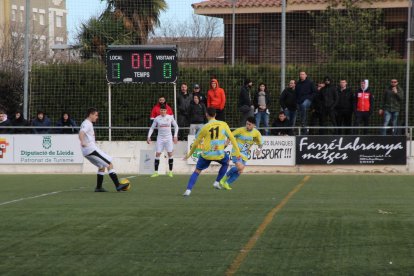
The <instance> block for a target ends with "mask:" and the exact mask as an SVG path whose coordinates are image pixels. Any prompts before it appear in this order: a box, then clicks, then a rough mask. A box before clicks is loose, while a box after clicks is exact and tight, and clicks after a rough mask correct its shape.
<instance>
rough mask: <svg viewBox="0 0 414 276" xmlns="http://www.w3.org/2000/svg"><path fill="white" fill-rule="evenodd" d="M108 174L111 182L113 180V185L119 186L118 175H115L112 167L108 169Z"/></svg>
mask: <svg viewBox="0 0 414 276" xmlns="http://www.w3.org/2000/svg"><path fill="white" fill-rule="evenodd" d="M109 176H110V177H111V179H112V182H114V184H115V186H116V187H118V186H119V180H118V176H117V175H116V172H115V170H114V169H112V170H110V171H109Z"/></svg>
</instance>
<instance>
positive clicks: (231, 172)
mask: <svg viewBox="0 0 414 276" xmlns="http://www.w3.org/2000/svg"><path fill="white" fill-rule="evenodd" d="M236 172H237V167H232V168H231V169H230V170H229V171H228V172H227V174H226V175H227V178H230V177H231V176H232V175H233V174H234V173H236Z"/></svg>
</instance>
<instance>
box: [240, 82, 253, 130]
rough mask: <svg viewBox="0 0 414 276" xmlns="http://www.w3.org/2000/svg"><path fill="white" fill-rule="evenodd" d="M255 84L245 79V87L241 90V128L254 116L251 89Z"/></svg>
mask: <svg viewBox="0 0 414 276" xmlns="http://www.w3.org/2000/svg"><path fill="white" fill-rule="evenodd" d="M252 86H253V82H252V81H251V80H250V79H245V80H244V83H243V86H242V87H241V88H240V94H239V110H240V126H244V125H246V120H247V118H249V117H253V116H254V105H253V102H252V98H251V96H250V89H251V88H252Z"/></svg>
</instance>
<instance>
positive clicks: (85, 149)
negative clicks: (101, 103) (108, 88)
mask: <svg viewBox="0 0 414 276" xmlns="http://www.w3.org/2000/svg"><path fill="white" fill-rule="evenodd" d="M96 120H98V110H97V109H96V108H93V107H92V108H89V109H88V111H87V118H86V119H85V120H84V121H83V122H82V124H81V127H80V130H79V140H80V142H81V146H82V154H83V156H85V158H86V159H88V160H89V161H90V162H91V163H92V164H94V165H95V166H97V167H98V168H99V169H98V175H97V182H96V188H95V192H107V190H105V189H104V188H103V187H102V183H103V178H104V175H105V169H107V170H108V173H109V176H110V177H111V179H112V182H114V184H115V188H116V190H117V191H118V192H120V191H122V190H123V189H124V188H125V187H127V186H128V184H124V185H121V184H119V180H118V176H117V175H116V173H115V170H114V166H113V164H112V157H111V156H109V155H108V154H106V153H105V152H103V151H102V150H100V149H99V148H98V147H97V146H96V143H95V131H94V130H93V123H95V122H96Z"/></svg>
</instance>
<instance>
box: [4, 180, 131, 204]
mask: <svg viewBox="0 0 414 276" xmlns="http://www.w3.org/2000/svg"><path fill="white" fill-rule="evenodd" d="M134 177H136V176H133V175H132V176H127V177H125V178H134ZM105 183H106V182H104V184H105ZM85 188H86V187H79V188H75V189H70V190H64V191H54V192H50V193H46V194H40V195H35V196H29V197H22V198H18V199H14V200H10V201H6V202H0V206H3V205H7V204H12V203H17V202H20V201H24V200H29V199H36V198H40V197H45V196H51V195H57V194H60V193H64V192H73V191H78V190H82V189H85Z"/></svg>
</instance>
